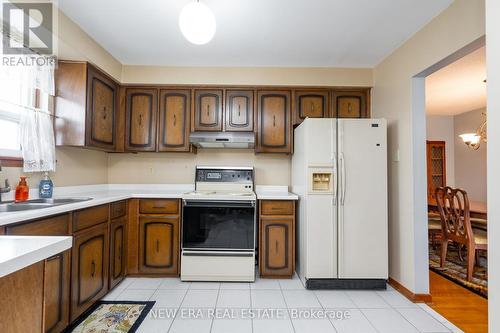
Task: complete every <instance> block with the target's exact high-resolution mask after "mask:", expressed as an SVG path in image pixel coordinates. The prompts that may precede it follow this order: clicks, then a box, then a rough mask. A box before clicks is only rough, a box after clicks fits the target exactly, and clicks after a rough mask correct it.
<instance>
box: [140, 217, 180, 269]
mask: <svg viewBox="0 0 500 333" xmlns="http://www.w3.org/2000/svg"><path fill="white" fill-rule="evenodd" d="M178 261H179V217H178V216H158V217H152V216H151V217H148V216H141V217H140V218H139V271H140V272H141V273H147V274H162V275H174V276H177V275H178V273H179V270H178Z"/></svg>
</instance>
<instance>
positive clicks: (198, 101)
mask: <svg viewBox="0 0 500 333" xmlns="http://www.w3.org/2000/svg"><path fill="white" fill-rule="evenodd" d="M193 130H194V131H215V132H219V131H222V90H220V89H195V91H194V122H193Z"/></svg>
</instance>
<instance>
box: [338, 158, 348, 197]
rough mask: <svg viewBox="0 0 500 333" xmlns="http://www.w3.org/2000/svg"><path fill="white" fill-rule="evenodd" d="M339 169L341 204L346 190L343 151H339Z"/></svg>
mask: <svg viewBox="0 0 500 333" xmlns="http://www.w3.org/2000/svg"><path fill="white" fill-rule="evenodd" d="M340 169H341V175H340V177H341V181H340V183H341V193H340V195H341V198H340V204H341V205H342V206H343V205H344V203H345V192H346V187H347V186H346V185H347V184H346V175H345V157H344V153H340Z"/></svg>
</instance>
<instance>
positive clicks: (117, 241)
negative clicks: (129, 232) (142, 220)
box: [109, 216, 127, 289]
mask: <svg viewBox="0 0 500 333" xmlns="http://www.w3.org/2000/svg"><path fill="white" fill-rule="evenodd" d="M126 223H127V217H126V216H122V217H118V218H116V219H113V220H111V223H110V228H109V249H110V253H109V289H113V288H114V286H116V285H117V284H118V283H120V282H121V281H122V280H123V278H124V277H125V236H126V233H125V226H126Z"/></svg>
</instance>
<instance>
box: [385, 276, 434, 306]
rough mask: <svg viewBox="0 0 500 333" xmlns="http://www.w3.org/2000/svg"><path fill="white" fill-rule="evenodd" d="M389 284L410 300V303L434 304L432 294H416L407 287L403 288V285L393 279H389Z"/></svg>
mask: <svg viewBox="0 0 500 333" xmlns="http://www.w3.org/2000/svg"><path fill="white" fill-rule="evenodd" d="M388 282H389V284H390V285H391V286H392V287H393V288H394V289H396V290H397V291H399V292H400V293H401V294H403V296H405V297H406V298H408V299H409V300H410V301H412V302H413V303H431V302H432V296H431V295H430V294H415V293H413V292H411V291H410V290H408V289H407V288H406V287H405V286H403V285H402V284H401V283H399V282H398V281H396V280H394V279H393V278H391V277H390V278H389V281H388Z"/></svg>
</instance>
